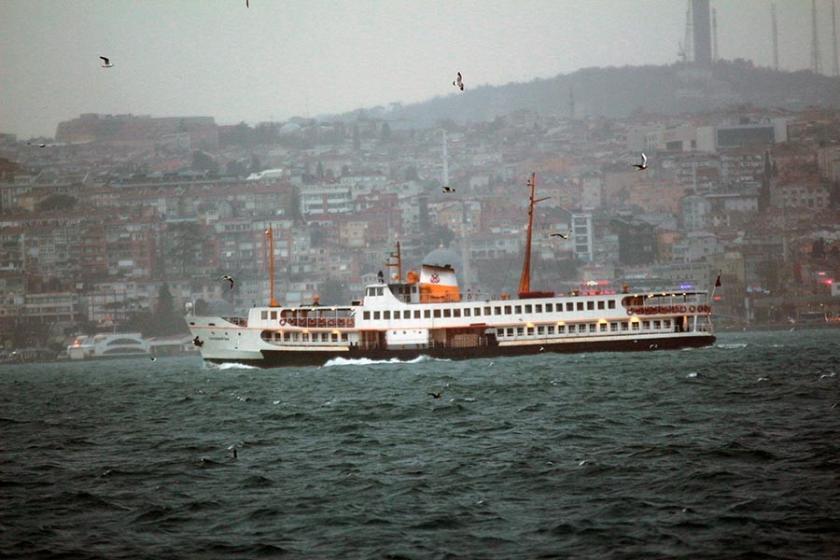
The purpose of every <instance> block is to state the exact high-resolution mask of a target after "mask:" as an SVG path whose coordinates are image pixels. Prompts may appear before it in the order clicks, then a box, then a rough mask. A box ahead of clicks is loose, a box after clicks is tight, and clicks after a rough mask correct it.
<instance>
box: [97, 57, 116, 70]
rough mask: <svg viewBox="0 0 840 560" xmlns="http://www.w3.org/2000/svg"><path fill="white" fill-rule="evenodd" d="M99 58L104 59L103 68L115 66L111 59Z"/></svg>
mask: <svg viewBox="0 0 840 560" xmlns="http://www.w3.org/2000/svg"><path fill="white" fill-rule="evenodd" d="M99 58H101V59H102V68H112V67H113V66H114V64H113V63H112V62H111V59H110V58H108V57H107V56H100V57H99Z"/></svg>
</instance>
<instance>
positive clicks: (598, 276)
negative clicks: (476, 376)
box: [0, 0, 840, 359]
mask: <svg viewBox="0 0 840 560" xmlns="http://www.w3.org/2000/svg"><path fill="white" fill-rule="evenodd" d="M838 11H840V9H838V6H837V5H836V3H832V2H830V1H828V0H819V1H815V2H805V1H794V0H791V1H783V0H779V1H777V2H768V1H761V0H744V1H737V2H724V1H722V0H712V1H709V0H687V1H675V0H662V1H657V0H650V1H638V2H630V1H623V2H618V1H595V0H586V1H571V0H569V1H545V2H542V1H530V2H501V1H481V2H467V1H464V2H460V1H459V2H373V1H359V2H317V1H316V2H272V1H267V0H248V1H247V2H246V1H245V0H226V1H214V2H198V1H196V2H192V1H183V2H182V1H178V2H169V1H166V2H163V1H144V2H127V1H126V2H123V1H109V2H39V1H32V2H30V1H26V2H24V1H7V2H3V3H2V4H0V49H2V57H0V76H2V78H0V79H2V88H3V89H2V103H0V288H2V292H0V293H2V294H3V299H2V300H0V345H2V348H3V349H4V350H3V351H4V352H10V353H14V352H17V350H19V349H22V348H30V349H36V350H37V352H35V354H33V355H37V356H38V357H40V358H43V357H44V356H48V357H51V358H52V359H54V358H56V357H62V358H63V357H67V353H66V352H67V349H68V345H70V347H71V348H72V347H73V346H72V343H73V341H74V340H77V338H76V337H79V336H87V335H92V334H94V333H98V332H103V331H111V332H118V331H122V332H132V333H137V336H141V335H142V336H144V337H175V338H174V340H175V343H174V344H175V345H176V346H178V345H183V348H182V349H184V350H185V351H196V348H194V347H193V345H192V344H190V339H189V338H188V334H189V332H188V331H189V329H188V325H187V322H186V321H184V313H185V312H186V311H191V312H194V313H196V314H202V313H209V314H213V313H218V314H225V316H230V317H240V318H241V320H240V319H237V320H240V321H241V324H244V322H245V321H246V319H245V318H244V317H245V316H247V314H248V312H249V309H250V310H254V309H256V307H257V306H260V305H266V304H267V303H268V302H272V301H274V302H279V304H280V305H288V306H307V305H312V304H329V305H337V304H343V305H348V304H350V303H351V302H352V301H358V298H360V297H362V296H363V294H364V293H365V292H366V287H367V286H368V285H369V284H370V283H371V282H380V281H385V280H386V279H387V280H389V281H391V280H395V281H397V282H400V281H401V280H403V279H405V278H408V275H409V271H411V273H412V274H414V275H415V276H412V278H415V277H416V274H417V271H418V270H421V266H422V265H423V264H431V265H440V266H444V265H452V267H454V276H452V277H451V278H450V280H447V281H451V282H456V280H455V278H457V284H458V286H457V287H453V288H452V289H453V290H460V292H459V293H460V294H463V297H465V298H467V299H468V300H469V299H486V298H489V297H504V298H507V297H509V296H510V295H511V294H516V293H517V292H518V293H526V292H529V290H532V289H533V290H537V291H538V292H539V291H540V290H551V291H554V292H557V293H561V294H581V293H584V294H585V293H588V292H589V291H593V290H594V291H596V292H598V293H606V294H610V293H611V294H616V293H619V292H621V291H627V290H631V289H645V290H648V289H650V290H654V289H655V290H671V289H683V290H689V289H691V290H714V294H713V299H714V302H713V303H714V310H715V321H716V324H717V325H718V327H719V328H748V327H752V326H758V325H762V326H771V327H774V328H775V327H778V326H785V325H789V324H795V323H800V322H806V323H807V322H814V321H816V322H819V323H829V322H832V321H834V320H835V317H837V315H838V314H840V298H838V293H837V287H838V285H837V283H835V279H838V278H840V222H838V219H840V218H838V216H840V212H838V209H840V184H838V180H840V132H838V131H840V126H838V123H840V116H839V115H838V108H840V77H838V74H840V69H838V52H837V36H836V34H837V32H836V28H837V21H836V20H837V18H838V16H837V12H838ZM832 18H835V20H834V21H833V20H832ZM643 154H644V156H643ZM532 173H533V174H534V176H535V178H536V185H537V187H536V189H537V194H536V195H535V196H536V197H537V198H543V197H545V198H546V200H544V201H542V202H541V203H540V204H539V205H538V206H537V208H536V211H535V212H534V222H533V227H532V228H531V230H530V231H531V236H532V243H530V244H529V243H527V242H526V240H527V239H528V236H527V233H528V228H527V227H525V224H526V220H527V216H528V190H527V188H526V186H525V185H526V181H528V179H529V178H530V177H531V175H532ZM268 231H271V232H272V233H271V235H272V236H273V237H271V239H269V237H268V234H267V232H268ZM397 243H399V244H400V251H401V253H400V256H401V262H400V265H401V266H400V267H396V266H395V267H389V266H387V265H386V259H393V257H392V256H390V255H391V254H392V253H393V252H395V251H396V250H397V248H396V245H397ZM529 246H530V247H531V251H530V255H531V260H530V261H527V262H528V263H530V266H523V262H524V259H525V258H526V257H527V255H528V251H527V247H529ZM270 256H271V257H273V258H270ZM389 262H393V261H392V260H391V261H389ZM526 273H527V274H526ZM447 278H449V277H447ZM272 280H273V283H272ZM523 287H524V289H523ZM452 293H453V294H454V293H456V292H455V291H453V292H452ZM545 293H549V292H548V291H546V292H545ZM447 297H449V296H447ZM453 297H454V296H453ZM458 297H461V296H460V295H458ZM704 309H705V308H704ZM266 313H268V312H266ZM335 320H337V318H335ZM347 320H350V319H349V318H348V319H347ZM616 328H618V325H617V324H616ZM669 328H670V324H669ZM709 328H711V327H709ZM485 334H486V333H485ZM497 334H499V336H501V335H502V333H497ZM324 336H326V334H325V335H324ZM482 336H484V335H482ZM494 336H495V335H494ZM184 337H187V338H184ZM185 340H186V342H184V341H185ZM336 342H340V341H336ZM9 355H12V354H9ZM21 355H22V354H20V353H17V354H14V356H17V357H20V356H21ZM7 359H11V358H7Z"/></svg>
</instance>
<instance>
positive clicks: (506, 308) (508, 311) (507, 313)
mask: <svg viewBox="0 0 840 560" xmlns="http://www.w3.org/2000/svg"><path fill="white" fill-rule="evenodd" d="M510 309H511V308H510V305H505V315H510V314H511V310H510Z"/></svg>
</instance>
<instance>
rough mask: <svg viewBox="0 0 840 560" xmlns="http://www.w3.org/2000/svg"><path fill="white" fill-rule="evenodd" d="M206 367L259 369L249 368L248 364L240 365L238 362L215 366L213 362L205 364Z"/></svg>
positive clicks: (255, 367)
mask: <svg viewBox="0 0 840 560" xmlns="http://www.w3.org/2000/svg"><path fill="white" fill-rule="evenodd" d="M204 363H205V365H206V366H207V367H209V368H211V369H221V370H225V369H258V368H257V366H249V365H247V364H238V363H236V362H225V363H223V364H214V363H212V362H204Z"/></svg>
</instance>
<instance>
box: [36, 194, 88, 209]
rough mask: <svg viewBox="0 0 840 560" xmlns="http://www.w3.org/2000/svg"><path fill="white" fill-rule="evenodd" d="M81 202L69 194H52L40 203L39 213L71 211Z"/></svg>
mask: <svg viewBox="0 0 840 560" xmlns="http://www.w3.org/2000/svg"><path fill="white" fill-rule="evenodd" d="M77 202H79V201H78V199H77V198H76V197H75V196H70V195H69V194H51V195H50V196H48V197H46V198H44V200H42V201H40V202H39V203H38V211H40V212H44V211H48V210H69V209H71V208H73V207H74V206H76V203H77Z"/></svg>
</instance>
